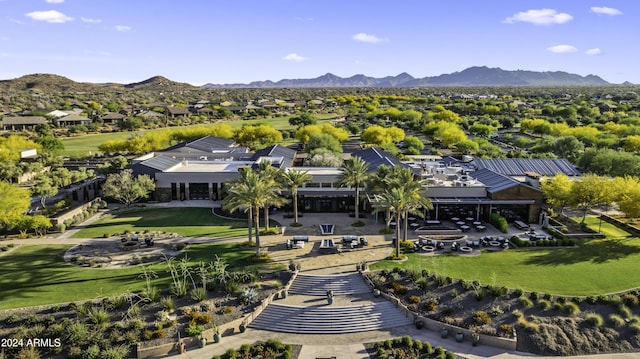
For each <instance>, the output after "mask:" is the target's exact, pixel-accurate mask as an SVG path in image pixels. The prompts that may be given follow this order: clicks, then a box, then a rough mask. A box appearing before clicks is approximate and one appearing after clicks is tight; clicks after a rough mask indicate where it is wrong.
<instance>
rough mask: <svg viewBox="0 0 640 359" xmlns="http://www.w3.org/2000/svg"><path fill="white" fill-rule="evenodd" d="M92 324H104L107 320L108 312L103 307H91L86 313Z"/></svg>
mask: <svg viewBox="0 0 640 359" xmlns="http://www.w3.org/2000/svg"><path fill="white" fill-rule="evenodd" d="M87 315H88V316H89V320H90V321H91V323H93V324H104V323H106V322H108V321H109V313H107V311H106V310H104V309H99V308H93V309H90V310H89V312H88V313H87Z"/></svg>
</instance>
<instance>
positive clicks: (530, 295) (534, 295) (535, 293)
mask: <svg viewBox="0 0 640 359" xmlns="http://www.w3.org/2000/svg"><path fill="white" fill-rule="evenodd" d="M529 298H531V300H538V293H537V292H531V293H529Z"/></svg>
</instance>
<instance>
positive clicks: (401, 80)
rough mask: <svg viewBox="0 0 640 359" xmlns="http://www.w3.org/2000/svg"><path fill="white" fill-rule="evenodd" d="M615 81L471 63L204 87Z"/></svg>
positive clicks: (585, 83)
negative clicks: (429, 71)
mask: <svg viewBox="0 0 640 359" xmlns="http://www.w3.org/2000/svg"><path fill="white" fill-rule="evenodd" d="M602 85H611V83H609V82H607V81H605V80H603V79H602V78H600V77H599V76H596V75H587V76H581V75H577V74H571V73H568V72H563V71H545V72H536V71H525V70H516V71H507V70H503V69H501V68H497V67H496V68H490V67H486V66H474V67H469V68H467V69H465V70H463V71H460V72H454V73H451V74H442V75H438V76H431V77H423V78H415V77H413V76H411V75H409V74H408V73H406V72H403V73H401V74H399V75H397V76H387V77H382V78H376V77H369V76H365V75H354V76H351V77H347V78H344V77H339V76H336V75H334V74H331V73H327V74H325V75H322V76H320V77H316V78H313V79H285V80H280V81H277V82H274V81H254V82H250V83H248V84H211V83H208V84H206V85H204V86H202V87H204V88H241V87H248V88H277V87H278V88H282V87H429V86H602Z"/></svg>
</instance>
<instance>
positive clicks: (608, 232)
mask: <svg viewBox="0 0 640 359" xmlns="http://www.w3.org/2000/svg"><path fill="white" fill-rule="evenodd" d="M574 219H575V220H576V221H578V222H580V221H582V218H574ZM584 222H585V223H586V224H587V225H588V226H589V227H591V229H593V230H596V231H597V230H600V233H602V234H604V235H605V236H607V238H624V237H631V234H630V233H629V232H627V231H625V230H623V229H620V228H618V227H616V226H614V225H613V224H611V223H609V222H605V221H600V218H598V217H596V216H588V217H587V218H586V219H585V221H584Z"/></svg>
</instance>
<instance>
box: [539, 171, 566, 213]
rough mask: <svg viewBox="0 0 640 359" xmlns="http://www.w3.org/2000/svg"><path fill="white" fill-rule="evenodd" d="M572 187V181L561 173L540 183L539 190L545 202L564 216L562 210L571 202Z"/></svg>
mask: <svg viewBox="0 0 640 359" xmlns="http://www.w3.org/2000/svg"><path fill="white" fill-rule="evenodd" d="M572 187H573V181H572V180H570V179H569V176H567V175H565V174H563V173H558V174H557V175H555V176H553V177H551V178H549V179H547V180H546V181H542V182H541V183H540V189H542V192H543V193H544V196H545V198H546V199H547V202H548V203H549V204H550V205H552V206H554V207H556V208H557V209H559V210H560V214H564V208H565V207H566V206H567V205H568V204H569V203H570V202H571V195H572V191H571V188H572Z"/></svg>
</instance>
